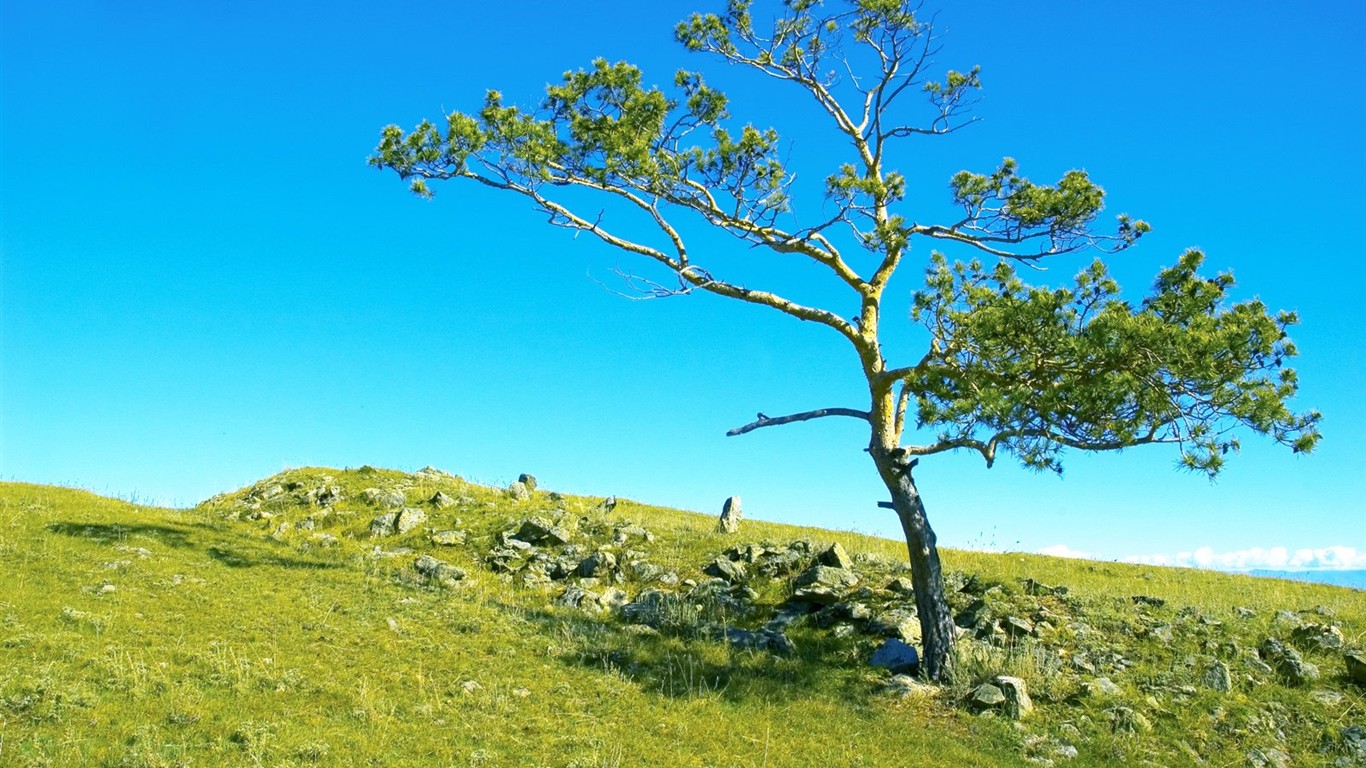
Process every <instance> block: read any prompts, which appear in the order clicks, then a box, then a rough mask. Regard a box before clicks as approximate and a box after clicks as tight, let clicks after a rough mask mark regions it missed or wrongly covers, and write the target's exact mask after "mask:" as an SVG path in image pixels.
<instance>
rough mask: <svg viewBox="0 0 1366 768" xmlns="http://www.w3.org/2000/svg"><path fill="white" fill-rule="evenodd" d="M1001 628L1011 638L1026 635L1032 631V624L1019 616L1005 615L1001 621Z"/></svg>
mask: <svg viewBox="0 0 1366 768" xmlns="http://www.w3.org/2000/svg"><path fill="white" fill-rule="evenodd" d="M1001 629H1003V630H1005V633H1006V634H1007V635H1009V636H1011V637H1012V638H1017V639H1018V638H1021V637H1028V636H1029V635H1031V634H1033V633H1034V625H1033V624H1031V623H1029V621H1028V620H1027V619H1022V618H1020V617H1019V616H1007V617H1005V619H1004V620H1002V621H1001Z"/></svg>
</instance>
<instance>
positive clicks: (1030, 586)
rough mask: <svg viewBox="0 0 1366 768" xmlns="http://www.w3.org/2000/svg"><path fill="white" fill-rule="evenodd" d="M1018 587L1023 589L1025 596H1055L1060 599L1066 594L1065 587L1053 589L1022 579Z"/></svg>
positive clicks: (1046, 585) (1041, 583)
mask: <svg viewBox="0 0 1366 768" xmlns="http://www.w3.org/2000/svg"><path fill="white" fill-rule="evenodd" d="M1020 585H1021V586H1023V587H1024V591H1025V594H1026V595H1030V596H1032V597H1043V596H1044V595H1056V596H1059V597H1061V596H1062V595H1065V594H1067V587H1053V586H1049V585H1048V584H1044V583H1043V582H1041V581H1035V580H1033V579H1024V580H1022V581H1021V582H1020Z"/></svg>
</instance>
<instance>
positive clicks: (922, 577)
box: [869, 445, 955, 680]
mask: <svg viewBox="0 0 1366 768" xmlns="http://www.w3.org/2000/svg"><path fill="white" fill-rule="evenodd" d="M869 452H870V453H871V454H872V456H873V463H874V464H876V465H877V469H878V473H879V474H880V475H881V476H882V480H883V482H884V483H885V484H886V486H887V490H888V491H890V492H891V494H892V506H893V507H894V508H895V509H896V514H897V517H899V518H900V519H901V530H902V531H903V532H904V533H905V535H906V550H907V553H908V554H909V555H910V561H911V583H912V584H913V585H914V586H915V611H916V614H917V615H918V616H919V618H920V635H921V643H922V654H921V659H920V671H921V674H922V675H923V676H924V677H926V678H928V679H930V680H943V679H945V677H946V676H947V675H948V673H949V663H950V662H949V660H950V654H951V653H952V651H953V641H954V630H955V627H954V625H953V615H952V613H951V612H950V611H949V604H948V600H947V599H946V598H945V596H944V574H943V569H942V568H941V566H940V564H939V548H938V546H937V545H936V543H935V536H934V530H933V529H932V528H930V521H929V518H927V517H926V516H925V504H924V502H923V501H922V500H921V498H920V491H919V490H917V489H916V487H915V480H914V478H913V477H912V476H911V470H912V466H913V464H911V463H908V462H906V461H904V460H903V459H902V457H901V456H900V454H899V453H897V452H896V450H895V449H894V448H891V449H889V448H886V447H880V446H876V445H875V446H874V447H873V448H872V449H871V450H870V451H869Z"/></svg>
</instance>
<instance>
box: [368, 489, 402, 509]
mask: <svg viewBox="0 0 1366 768" xmlns="http://www.w3.org/2000/svg"><path fill="white" fill-rule="evenodd" d="M360 497H361V500H362V501H364V502H365V503H366V504H369V505H371V506H373V507H379V508H380V509H399V508H401V507H402V506H403V502H404V498H403V492H402V491H397V490H381V489H379V488H366V489H365V490H363V491H361V492H360Z"/></svg>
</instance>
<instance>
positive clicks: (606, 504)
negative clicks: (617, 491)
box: [597, 496, 617, 512]
mask: <svg viewBox="0 0 1366 768" xmlns="http://www.w3.org/2000/svg"><path fill="white" fill-rule="evenodd" d="M616 508H617V497H616V496H608V497H607V498H605V499H603V500H602V501H600V502H598V506H597V509H598V510H599V511H601V512H611V511H612V510H614V509H616Z"/></svg>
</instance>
